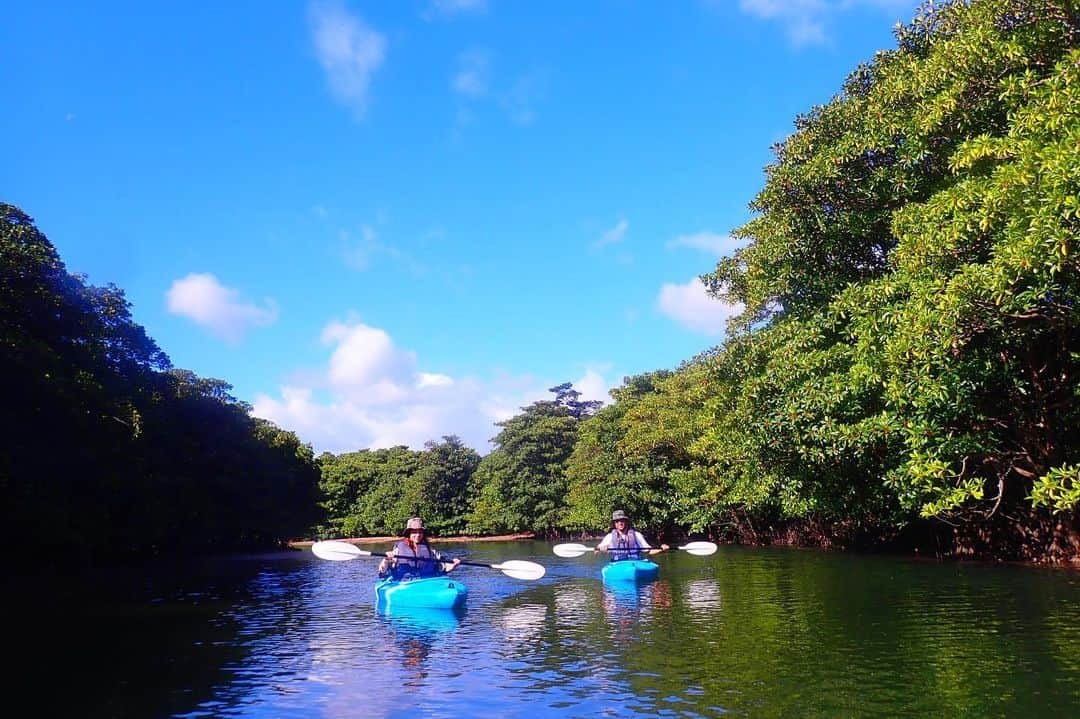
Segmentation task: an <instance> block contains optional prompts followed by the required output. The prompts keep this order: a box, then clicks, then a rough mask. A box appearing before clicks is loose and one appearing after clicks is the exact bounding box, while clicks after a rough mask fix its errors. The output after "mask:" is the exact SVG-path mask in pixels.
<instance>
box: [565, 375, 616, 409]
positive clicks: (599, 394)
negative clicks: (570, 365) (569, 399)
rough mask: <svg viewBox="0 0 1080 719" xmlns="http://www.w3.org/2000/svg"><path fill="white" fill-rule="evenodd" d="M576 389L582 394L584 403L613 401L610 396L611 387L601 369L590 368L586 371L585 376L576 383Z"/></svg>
mask: <svg viewBox="0 0 1080 719" xmlns="http://www.w3.org/2000/svg"><path fill="white" fill-rule="evenodd" d="M605 369H607V368H605ZM574 389H576V390H577V391H578V392H580V393H581V401H582V402H592V401H596V400H599V401H600V402H604V403H607V402H610V401H611V397H610V396H609V395H608V390H610V389H611V385H609V384H608V382H607V380H606V379H605V378H604V375H603V374H602V373H601V370H600V369H599V368H592V367H590V368H588V369H586V370H585V374H584V375H582V376H581V378H580V379H578V380H577V381H576V382H574Z"/></svg>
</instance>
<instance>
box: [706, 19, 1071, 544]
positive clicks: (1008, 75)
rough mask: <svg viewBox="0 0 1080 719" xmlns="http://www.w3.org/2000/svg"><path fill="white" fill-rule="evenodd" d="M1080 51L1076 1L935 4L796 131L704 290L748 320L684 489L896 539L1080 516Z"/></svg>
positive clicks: (717, 368) (730, 351)
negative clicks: (979, 522) (984, 521)
mask: <svg viewBox="0 0 1080 719" xmlns="http://www.w3.org/2000/svg"><path fill="white" fill-rule="evenodd" d="M1078 38H1080V13H1078V12H1077V9H1076V7H1075V5H1074V4H1072V3H1064V2H1052V1H1050V0H1042V1H1037V0H982V1H979V2H972V3H965V2H946V3H934V4H928V5H927V6H925V7H924V9H923V10H922V11H921V12H920V14H919V15H918V16H917V17H916V18H915V19H914V20H913V21H912V22H911V23H909V24H908V25H905V26H903V27H901V28H899V29H898V31H897V40H898V46H897V48H896V49H895V50H891V51H886V52H881V53H878V54H877V55H876V56H875V57H874V59H873V61H872V62H870V63H868V64H866V65H864V66H862V67H860V68H859V69H858V70H857V71H856V72H854V73H853V74H852V75H851V77H850V78H849V79H848V82H847V83H846V84H845V86H844V88H843V90H842V92H841V93H840V94H838V95H837V96H836V97H835V98H834V99H833V101H832V102H830V103H829V104H827V105H825V106H823V107H819V108H815V109H814V110H813V111H812V112H810V113H809V114H807V115H806V116H804V117H800V118H799V119H798V121H797V123H796V129H797V132H796V133H795V134H794V135H793V136H792V137H790V138H788V140H787V141H785V142H784V143H782V144H781V145H780V146H778V147H777V149H776V153H777V160H776V162H775V164H773V165H771V166H770V167H769V168H767V182H766V185H765V188H764V189H763V190H762V192H761V193H760V194H759V196H758V197H757V198H756V199H755V201H754V204H753V205H752V207H753V209H755V210H757V211H758V212H759V215H758V216H757V217H756V218H754V219H753V220H751V221H750V222H749V223H748V224H747V225H745V226H744V227H742V228H740V229H739V230H738V231H737V233H736V234H737V235H739V236H740V237H744V238H746V239H748V240H750V243H749V244H748V245H747V246H746V247H745V248H744V249H743V250H741V251H739V252H738V253H737V254H736V255H735V256H733V257H731V258H729V259H725V260H723V261H721V262H720V263H719V264H718V266H717V268H716V270H715V271H714V272H713V273H711V274H710V275H707V276H705V277H703V280H704V281H706V283H707V284H708V286H709V288H710V291H711V292H712V293H713V294H714V295H715V296H717V297H719V298H721V299H726V300H729V301H738V302H742V303H744V304H745V306H746V310H745V312H744V313H743V315H742V316H741V317H739V318H736V320H734V321H733V323H732V325H731V330H732V331H733V332H734V333H735V334H734V335H733V336H732V337H731V338H730V339H729V340H728V341H727V342H726V343H725V345H724V347H722V348H721V349H720V350H719V351H718V352H717V353H716V355H715V357H714V359H713V360H712V366H713V368H714V369H713V374H712V375H711V377H710V379H709V385H710V388H709V394H710V395H711V397H710V398H708V399H707V400H706V401H705V409H704V410H702V412H703V417H704V420H703V421H702V422H701V425H702V426H703V427H704V428H705V429H704V431H703V432H702V433H701V436H700V438H699V439H698V440H697V442H696V443H693V444H691V445H690V451H691V454H692V455H694V456H695V457H698V459H695V461H694V465H695V470H694V471H692V472H690V473H688V474H687V475H686V476H687V477H689V478H691V479H689V480H687V481H689V486H688V487H687V489H688V490H689V491H690V492H691V493H692V494H699V495H700V496H702V497H704V498H706V505H710V504H713V503H714V502H715V504H716V505H717V506H719V507H725V506H726V507H728V508H731V509H733V510H737V509H747V510H751V511H754V512H761V513H764V514H766V515H767V514H769V513H771V512H773V511H775V510H776V509H779V511H780V512H781V514H783V515H785V516H789V517H798V516H824V517H826V518H829V519H831V520H832V521H848V522H850V521H855V522H858V523H867V524H878V525H881V524H884V525H885V526H899V525H902V524H903V523H904V522H905V521H908V518H909V517H911V516H912V514H913V513H918V514H921V515H923V516H951V517H953V519H954V520H956V521H963V520H965V519H972V520H974V519H978V518H980V517H983V516H986V515H989V514H993V513H994V512H996V511H998V510H999V509H1000V508H1001V507H1002V506H1009V507H1010V509H1014V508H1015V507H1016V504H1017V502H1019V501H1021V500H1022V499H1023V498H1024V497H1028V496H1030V497H1031V499H1032V500H1033V501H1034V502H1035V506H1036V507H1038V506H1046V507H1052V508H1054V509H1055V510H1056V511H1059V512H1060V511H1072V510H1074V509H1075V508H1076V495H1075V492H1074V491H1073V489H1072V487H1073V485H1072V479H1071V478H1072V476H1073V470H1069V469H1065V468H1067V467H1072V466H1075V462H1076V461H1077V459H1078V457H1077V454H1078V449H1080V435H1078V428H1080V422H1078V421H1077V420H1078V419H1080V417H1078V416H1077V411H1078V404H1077V394H1076V389H1075V387H1076V377H1077V358H1078V357H1080V347H1078V346H1077V342H1080V333H1078V332H1077V319H1078V318H1077V311H1078V309H1077V307H1078V304H1077V300H1078V299H1080V297H1078V294H1080V286H1078V274H1077V265H1076V242H1077V237H1078V233H1080V218H1078V211H1080V199H1078V198H1080V110H1078V108H1080V51H1078V50H1077V44H1078V43H1077V41H1078ZM691 406H692V405H691ZM1036 478H1039V479H1038V483H1037V485H1035V486H1033V482H1034V481H1035V480H1036ZM714 517H715V514H714Z"/></svg>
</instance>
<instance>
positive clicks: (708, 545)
mask: <svg viewBox="0 0 1080 719" xmlns="http://www.w3.org/2000/svg"><path fill="white" fill-rule="evenodd" d="M593 549H594V547H586V546H585V545H584V544H556V545H555V546H554V547H552V551H554V552H555V554H557V555H559V556H560V557H580V556H581V555H582V554H585V553H587V552H591V551H592V550H593ZM652 549H656V547H652ZM676 549H681V550H683V551H684V552H689V553H690V554H696V555H698V556H700V557H704V556H707V555H709V554H713V553H714V552H716V545H715V544H713V543H712V542H690V543H689V544H686V545H683V546H682V547H676ZM607 551H609V552H648V551H649V550H648V549H645V548H644V547H609V548H608V550H607Z"/></svg>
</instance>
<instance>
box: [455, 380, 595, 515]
mask: <svg viewBox="0 0 1080 719" xmlns="http://www.w3.org/2000/svg"><path fill="white" fill-rule="evenodd" d="M550 391H551V392H554V393H555V395H556V399H555V400H554V401H540V402H534V403H533V404H531V405H529V406H528V407H526V408H525V409H524V411H523V412H522V413H521V414H519V415H516V416H514V417H511V418H510V419H508V420H506V421H504V422H500V423H499V426H500V427H502V431H500V432H499V434H498V435H497V436H496V437H495V440H494V441H495V444H496V448H495V450H493V451H492V452H491V453H490V454H488V455H487V456H485V457H484V458H483V459H482V460H481V462H480V466H479V467H478V469H477V472H476V474H475V475H474V477H473V481H472V482H471V483H470V488H469V492H470V496H472V497H474V500H473V508H472V514H471V515H470V518H469V527H470V531H474V532H484V533H488V532H500V533H501V532H522V531H531V532H536V533H539V534H546V533H551V532H553V531H555V530H557V529H558V528H560V527H561V526H562V525H561V518H562V513H563V511H564V508H565V506H566V493H567V488H568V487H567V479H566V465H567V461H568V460H569V458H570V454H571V452H572V451H573V449H574V443H575V442H576V440H577V429H578V424H579V423H580V422H582V421H584V419H586V418H587V417H589V416H591V413H592V412H593V411H594V410H595V408H596V404H595V403H581V402H579V401H578V397H579V393H578V392H576V391H573V390H571V389H570V385H568V384H563V385H559V386H557V387H553V388H551V390H550Z"/></svg>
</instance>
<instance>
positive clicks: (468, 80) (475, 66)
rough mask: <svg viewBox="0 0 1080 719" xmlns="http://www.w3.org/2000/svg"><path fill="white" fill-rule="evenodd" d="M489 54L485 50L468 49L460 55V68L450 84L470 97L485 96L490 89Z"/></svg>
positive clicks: (461, 93)
mask: <svg viewBox="0 0 1080 719" xmlns="http://www.w3.org/2000/svg"><path fill="white" fill-rule="evenodd" d="M489 65H490V63H489V61H488V55H487V53H486V52H484V51H483V50H476V49H473V50H466V51H465V52H463V53H461V54H460V55H458V70H457V73H456V74H455V75H454V79H453V80H452V81H451V83H450V86H451V87H452V88H453V89H454V92H456V93H458V94H459V95H463V96H465V97H469V98H478V97H483V96H484V95H486V94H487V90H488V73H489V70H488V68H489Z"/></svg>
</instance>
